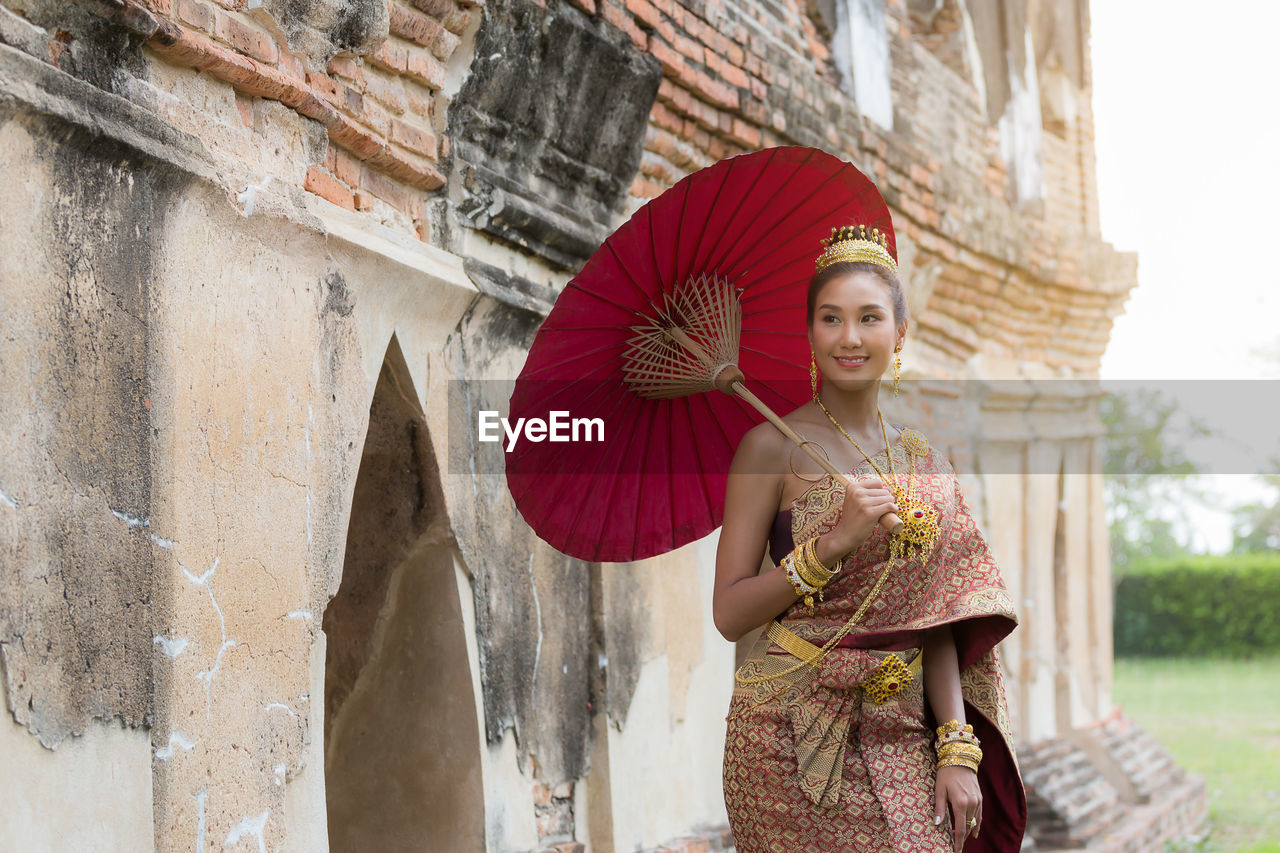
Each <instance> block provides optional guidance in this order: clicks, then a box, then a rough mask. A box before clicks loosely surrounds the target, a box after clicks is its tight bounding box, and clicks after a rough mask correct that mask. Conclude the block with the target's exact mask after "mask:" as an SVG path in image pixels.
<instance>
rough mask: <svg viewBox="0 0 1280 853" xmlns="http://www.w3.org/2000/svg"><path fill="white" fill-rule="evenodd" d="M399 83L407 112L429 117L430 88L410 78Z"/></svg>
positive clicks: (430, 110)
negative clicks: (407, 106) (407, 108)
mask: <svg viewBox="0 0 1280 853" xmlns="http://www.w3.org/2000/svg"><path fill="white" fill-rule="evenodd" d="M401 85H403V87H404V99H405V101H406V102H407V103H408V105H409V112H411V113H413V114H414V115H416V116H421V117H422V118H425V119H429V118H431V114H432V109H431V101H432V92H431V90H430V89H428V88H426V87H425V86H423V85H422V84H421V83H418V82H417V81H415V80H413V79H412V78H406V79H404V80H402V81H401Z"/></svg>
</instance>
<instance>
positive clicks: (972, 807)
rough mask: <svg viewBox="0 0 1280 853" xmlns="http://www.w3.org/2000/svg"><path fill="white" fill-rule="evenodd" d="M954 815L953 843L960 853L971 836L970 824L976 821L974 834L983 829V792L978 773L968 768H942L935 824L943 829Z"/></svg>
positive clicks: (936, 798)
mask: <svg viewBox="0 0 1280 853" xmlns="http://www.w3.org/2000/svg"><path fill="white" fill-rule="evenodd" d="M948 814H950V816H951V844H952V849H953V850H954V851H955V853H960V850H961V848H963V847H964V840H965V839H966V838H967V837H968V836H969V832H970V828H969V826H968V821H970V820H976V821H977V823H975V824H974V825H973V829H972V832H973V834H974V835H977V834H978V830H980V829H982V791H981V790H980V789H979V788H978V774H977V773H975V772H973V771H972V770H970V769H969V768H968V767H957V766H952V767H939V768H938V785H937V792H936V794H935V795H934V808H933V822H934V825H936V826H941V825H942V823H943V821H945V820H946V819H947V815H948Z"/></svg>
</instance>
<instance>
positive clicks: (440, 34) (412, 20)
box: [391, 3, 459, 61]
mask: <svg viewBox="0 0 1280 853" xmlns="http://www.w3.org/2000/svg"><path fill="white" fill-rule="evenodd" d="M391 32H392V33H394V34H395V35H398V36H400V37H401V38H406V39H408V40H409V41H413V42H417V43H418V44H420V45H422V46H423V47H425V48H427V49H428V50H430V51H431V52H432V54H434V55H435V57H436V58H437V59H439V60H441V61H447V60H448V59H449V57H450V56H452V55H453V52H454V50H456V49H457V47H458V41H459V39H458V37H457V36H456V35H454V34H453V33H451V32H449V31H448V30H446V29H445V28H444V25H442V24H441V23H440V22H439V21H436V20H434V19H433V18H429V17H427V16H426V15H424V14H422V13H421V12H415V11H414V10H412V9H406V8H405V7H404V6H399V5H397V4H395V3H392V4H391Z"/></svg>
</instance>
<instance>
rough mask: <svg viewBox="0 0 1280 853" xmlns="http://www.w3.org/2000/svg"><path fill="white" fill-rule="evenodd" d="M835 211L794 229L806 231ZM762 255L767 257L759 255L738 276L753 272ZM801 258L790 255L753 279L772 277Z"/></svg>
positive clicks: (743, 276) (764, 294)
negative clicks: (775, 266)
mask: <svg viewBox="0 0 1280 853" xmlns="http://www.w3.org/2000/svg"><path fill="white" fill-rule="evenodd" d="M836 213H838V209H837V210H833V211H831V213H827V214H823V215H820V216H818V218H817V219H814V220H812V222H809V223H805V224H804V225H801V227H799V228H797V229H796V231H806V229H808V228H812V227H813V225H815V224H817V223H818V222H820V220H822V219H824V218H827V216H831V215H835V214H836ZM764 257H767V256H762V257H760V260H759V261H753V263H751V264H750V265H749V266H748V268H746V269H745V270H742V273H741V274H740V277H739V278H746V275H748V274H749V273H750V272H753V270H754V269H755V265H756V264H759V263H760V261H763V260H764ZM801 260H806V259H800V257H792V259H790V260H785V261H783V263H782V265H781V266H777V268H774V269H772V270H769V272H767V273H762V274H760V275H758V277H756V279H755V280H765V279H769V278H774V277H776V275H777V274H778V273H780V272H782V270H785V269H786V268H788V266H791V265H794V264H799V263H800V261H801ZM778 287H787V284H781V286H778ZM777 289H778V288H777V287H774V288H772V289H769V291H763V292H760V293H759V296H762V297H763V296H768V295H769V293H773V292H776V291H777Z"/></svg>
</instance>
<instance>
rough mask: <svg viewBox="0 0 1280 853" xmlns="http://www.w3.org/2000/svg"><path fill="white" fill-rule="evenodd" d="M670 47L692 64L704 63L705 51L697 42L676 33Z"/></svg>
mask: <svg viewBox="0 0 1280 853" xmlns="http://www.w3.org/2000/svg"><path fill="white" fill-rule="evenodd" d="M671 44H672V46H673V47H674V48H675V49H676V50H678V51H680V52H681V53H682V54H684V55H685V56H687V57H689V58H690V59H692V60H693V61H694V62H706V59H707V49H706V48H705V47H703V46H702V44H700V43H699V42H696V41H694V40H693V39H691V38H687V37H685V36H682V35H680V34H679V33H676V37H675V40H674V41H673V42H671Z"/></svg>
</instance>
